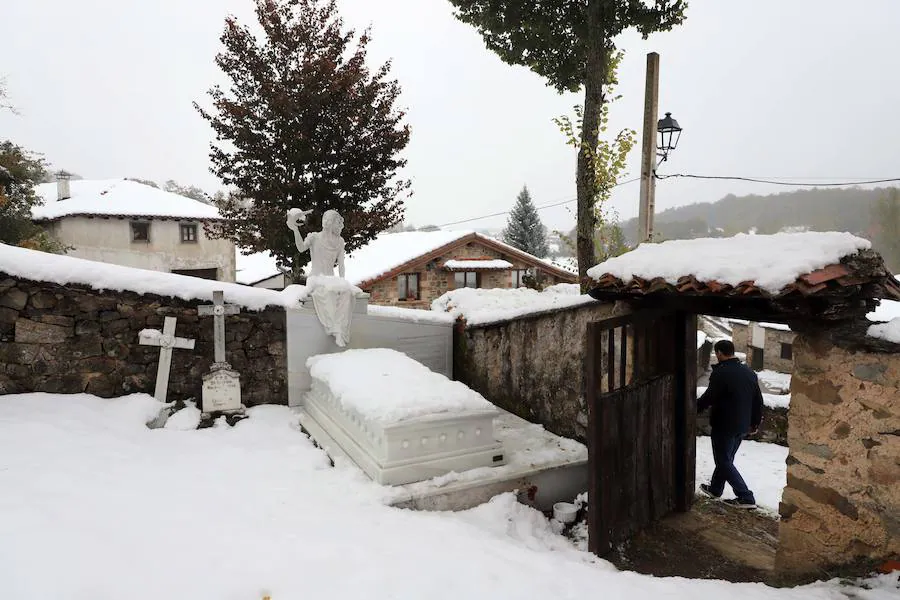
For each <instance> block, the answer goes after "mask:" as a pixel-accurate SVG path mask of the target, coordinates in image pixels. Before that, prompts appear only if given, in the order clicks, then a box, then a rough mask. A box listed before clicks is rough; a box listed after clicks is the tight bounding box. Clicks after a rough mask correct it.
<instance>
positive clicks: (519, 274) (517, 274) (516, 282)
mask: <svg viewBox="0 0 900 600" xmlns="http://www.w3.org/2000/svg"><path fill="white" fill-rule="evenodd" d="M510 275H511V276H512V281H511V285H510V287H514V288H520V287H525V277H526V276H527V275H528V271H527V270H526V269H519V270H516V271H510Z"/></svg>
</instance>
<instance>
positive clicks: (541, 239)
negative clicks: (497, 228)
mask: <svg viewBox="0 0 900 600" xmlns="http://www.w3.org/2000/svg"><path fill="white" fill-rule="evenodd" d="M503 241H504V242H506V243H507V244H509V245H510V246H513V247H514V248H518V249H519V250H522V251H523V252H527V253H529V254H533V255H534V256H537V257H538V258H544V257H545V256H547V254H548V253H549V252H550V250H549V249H548V247H547V228H546V227H544V224H543V223H541V218H540V217H539V216H538V213H537V209H536V208H535V207H534V203H533V202H532V201H531V194H530V193H529V192H528V188H527V187H523V188H522V191H521V192H519V196H518V197H517V198H516V205H515V206H513V209H512V211H511V212H510V213H509V218H508V219H507V221H506V229H505V230H503Z"/></svg>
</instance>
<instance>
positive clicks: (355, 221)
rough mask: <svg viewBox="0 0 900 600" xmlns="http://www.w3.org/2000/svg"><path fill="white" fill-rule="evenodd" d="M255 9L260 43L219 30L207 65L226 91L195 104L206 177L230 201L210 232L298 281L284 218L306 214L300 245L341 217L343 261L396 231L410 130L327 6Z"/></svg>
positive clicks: (388, 88) (312, 2)
mask: <svg viewBox="0 0 900 600" xmlns="http://www.w3.org/2000/svg"><path fill="white" fill-rule="evenodd" d="M255 2H256V16H257V19H258V21H259V26H260V27H259V28H258V29H259V30H261V32H262V34H261V35H260V36H259V37H257V36H256V34H255V31H256V30H257V28H256V27H249V26H246V25H242V24H240V23H238V22H237V20H236V19H235V18H234V17H229V18H228V19H226V22H225V32H224V33H223V35H222V38H221V39H222V43H223V44H224V46H225V48H224V50H223V51H222V52H220V53H219V54H218V55H217V56H216V63H217V64H218V66H219V67H220V68H221V69H222V71H224V73H225V75H226V76H227V77H228V79H229V80H230V87H229V89H228V90H227V91H226V90H223V89H222V88H221V87H219V86H216V87H214V88H213V89H211V90H210V92H209V95H210V97H211V99H212V105H213V109H212V110H206V109H204V108H201V107H200V106H199V105H197V104H196V103H195V107H196V108H197V110H198V111H199V112H200V114H201V115H202V116H203V118H204V119H206V120H207V121H208V122H209V123H210V124H211V125H212V127H213V129H214V130H215V132H216V142H214V143H213V144H212V146H211V148H212V150H211V153H210V158H211V159H212V163H213V167H212V172H213V173H214V174H216V175H218V176H219V178H220V179H221V180H222V182H223V183H224V184H225V185H226V186H228V187H229V189H232V190H234V191H232V192H231V193H230V194H229V195H228V196H227V197H226V199H225V200H224V201H221V202H219V203H217V205H218V207H219V210H220V211H221V212H222V213H223V216H224V217H226V219H227V220H226V221H224V222H220V223H218V224H215V225H213V226H211V227H210V233H211V234H212V235H214V236H217V237H225V238H228V239H231V240H232V241H234V242H235V243H236V244H237V245H238V246H240V247H242V248H247V249H251V250H255V251H259V250H270V251H272V253H273V254H274V255H275V257H276V258H277V260H278V262H279V264H280V265H282V266H286V267H288V268H290V269H291V270H292V276H293V278H294V281H297V280H299V278H300V274H301V269H302V267H303V265H305V264H306V263H307V262H308V260H309V255H308V254H305V255H301V254H299V253H298V252H297V249H296V248H295V246H294V237H293V234H292V233H291V231H290V230H289V229H288V228H287V227H286V226H285V218H286V212H287V210H288V209H289V208H295V207H296V208H300V209H303V210H312V211H313V212H312V214H311V215H310V217H309V218H308V219H307V222H306V223H305V224H301V227H300V231H301V233H302V234H304V235H306V234H307V233H309V232H310V231H315V230H318V228H319V226H320V223H321V216H322V214H323V213H324V212H325V211H326V210H329V209H334V210H337V211H338V212H340V213H341V215H342V216H343V217H344V222H345V227H344V233H343V237H344V239H345V241H346V244H347V251H352V250H354V249H355V248H359V247H360V246H362V245H364V244H365V243H367V242H368V241H370V240H372V239H373V238H374V237H375V236H376V235H377V234H378V233H379V232H381V231H385V230H387V229H389V228H390V227H392V226H393V225H395V224H397V223H400V222H402V220H403V196H404V195H405V194H406V192H407V191H408V189H409V185H410V184H409V181H407V180H399V179H397V178H396V172H397V170H398V169H400V168H402V167H403V166H404V165H405V164H406V161H405V160H404V159H402V158H400V156H399V154H400V152H402V151H403V149H404V148H405V147H406V145H407V144H408V142H409V127H408V126H407V125H404V124H403V123H402V121H403V118H404V113H403V112H402V111H399V110H397V109H396V108H395V103H396V100H397V98H398V96H399V94H400V86H399V84H398V83H397V82H396V81H395V80H391V79H389V78H388V74H389V70H390V63H387V64H384V65H382V66H381V67H379V68H378V69H377V70H374V71H370V70H369V68H368V67H367V66H366V47H367V45H368V42H369V32H368V31H365V32H363V33H362V35H360V36H358V37H357V35H356V33H355V32H354V31H352V30H349V31H345V30H344V26H343V21H342V19H341V18H340V16H339V15H338V12H337V6H336V1H335V0H255Z"/></svg>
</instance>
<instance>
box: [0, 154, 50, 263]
mask: <svg viewBox="0 0 900 600" xmlns="http://www.w3.org/2000/svg"><path fill="white" fill-rule="evenodd" d="M45 168H46V164H45V163H44V159H43V158H41V157H40V156H37V155H35V154H33V153H31V152H29V151H27V150H25V149H23V148H21V147H19V146H17V145H15V144H13V143H12V142H10V141H4V142H0V243H3V244H9V245H11V246H22V247H25V248H32V249H34V250H43V251H45V252H64V250H65V249H64V248H63V246H62V245H61V244H59V243H58V242H57V241H55V240H54V239H53V238H51V237H50V236H49V235H48V234H47V232H46V231H44V229H43V228H41V227H40V226H38V225H36V224H35V223H34V222H32V220H31V208H32V207H33V206H35V205H37V204H40V202H41V199H40V198H39V197H38V196H37V194H35V192H34V186H35V184H37V183H40V182H41V180H42V178H43V177H44V174H45V172H46V170H45Z"/></svg>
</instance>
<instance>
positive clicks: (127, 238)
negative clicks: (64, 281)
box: [32, 177, 235, 282]
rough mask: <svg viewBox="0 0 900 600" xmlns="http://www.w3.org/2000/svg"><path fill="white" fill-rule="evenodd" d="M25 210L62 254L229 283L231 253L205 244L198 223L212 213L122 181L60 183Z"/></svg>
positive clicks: (228, 246)
mask: <svg viewBox="0 0 900 600" xmlns="http://www.w3.org/2000/svg"><path fill="white" fill-rule="evenodd" d="M36 192H37V194H38V196H39V197H41V198H42V199H43V204H42V205H39V206H35V207H34V208H33V209H32V219H33V220H34V221H35V222H37V223H40V224H41V225H42V226H43V227H44V228H45V229H46V230H47V231H48V233H49V234H50V235H51V236H52V237H54V238H55V239H56V240H58V241H59V242H60V243H62V244H64V245H65V246H68V247H69V248H70V250H69V252H68V254H69V255H70V256H74V257H77V258H85V259H88V260H95V261H99V262H105V263H111V264H116V265H122V266H126V267H137V268H140V269H149V270H151V271H163V272H167V273H178V274H181V275H192V276H195V277H203V278H205V279H216V280H218V281H229V282H232V281H234V274H235V247H234V244H233V243H232V242H230V241H228V240H220V239H211V238H210V237H208V236H207V235H206V232H205V231H204V227H203V226H204V224H205V223H209V222H210V221H215V220H219V219H221V218H222V217H221V215H220V214H219V211H218V209H217V208H216V207H214V206H210V205H208V204H204V203H203V202H199V201H197V200H194V199H192V198H187V197H185V196H181V195H179V194H173V193H171V192H166V191H164V190H161V189H158V188H155V187H152V186H149V185H145V184H143V183H139V182H137V181H132V180H128V179H107V180H77V181H69V180H68V179H66V178H62V177H61V178H60V179H58V180H57V182H56V183H45V184H41V185H38V186H37V187H36Z"/></svg>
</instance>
